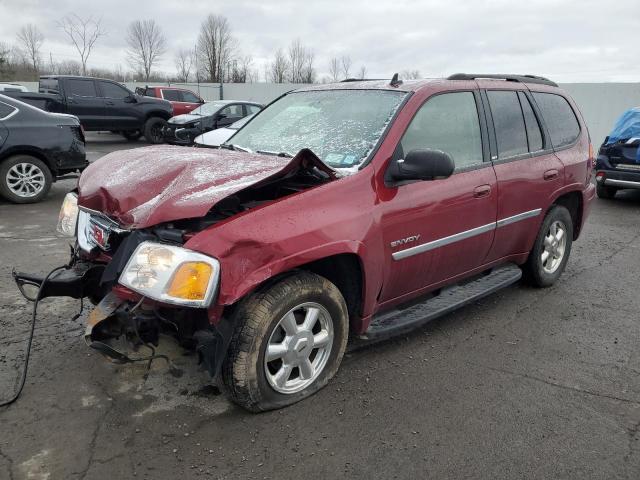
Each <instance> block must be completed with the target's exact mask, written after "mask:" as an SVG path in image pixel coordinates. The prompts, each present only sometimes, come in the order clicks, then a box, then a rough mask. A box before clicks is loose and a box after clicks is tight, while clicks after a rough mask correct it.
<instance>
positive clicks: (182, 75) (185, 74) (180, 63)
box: [175, 48, 194, 83]
mask: <svg viewBox="0 0 640 480" xmlns="http://www.w3.org/2000/svg"><path fill="white" fill-rule="evenodd" d="M193 56H194V52H193V50H188V49H186V48H181V49H179V50H178V51H177V52H176V56H175V63H176V70H177V71H178V80H180V81H181V82H184V83H187V82H188V81H189V77H190V75H191V67H192V66H193Z"/></svg>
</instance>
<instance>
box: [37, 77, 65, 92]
mask: <svg viewBox="0 0 640 480" xmlns="http://www.w3.org/2000/svg"><path fill="white" fill-rule="evenodd" d="M38 91H39V92H40V93H60V87H58V79H57V78H41V79H40V86H39V88H38Z"/></svg>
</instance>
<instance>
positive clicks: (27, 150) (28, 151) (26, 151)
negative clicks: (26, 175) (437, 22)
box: [0, 145, 58, 180]
mask: <svg viewBox="0 0 640 480" xmlns="http://www.w3.org/2000/svg"><path fill="white" fill-rule="evenodd" d="M18 155H27V156H30V157H34V158H37V159H38V160H40V161H42V162H43V163H44V164H45V165H46V166H47V168H48V169H49V171H50V172H51V176H52V177H53V179H54V180H55V177H56V175H57V172H58V170H57V168H55V163H54V162H53V161H52V160H51V159H50V158H49V157H47V155H46V154H45V153H44V152H43V151H42V150H40V149H38V148H36V147H31V146H28V145H25V146H15V147H11V148H9V149H7V151H5V152H2V154H0V163H3V162H4V161H6V160H9V159H10V158H12V157H17V156H18Z"/></svg>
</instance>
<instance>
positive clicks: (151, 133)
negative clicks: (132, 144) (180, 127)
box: [144, 117, 167, 144]
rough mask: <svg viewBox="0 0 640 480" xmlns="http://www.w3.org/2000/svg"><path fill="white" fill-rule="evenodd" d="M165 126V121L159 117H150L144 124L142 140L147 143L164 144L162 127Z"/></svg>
mask: <svg viewBox="0 0 640 480" xmlns="http://www.w3.org/2000/svg"><path fill="white" fill-rule="evenodd" d="M166 126H167V121H166V120H165V119H163V118H160V117H151V118H150V119H149V120H147V122H146V123H145V124H144V138H146V139H147V142H149V143H153V144H158V143H163V142H164V132H163V130H164V127H166Z"/></svg>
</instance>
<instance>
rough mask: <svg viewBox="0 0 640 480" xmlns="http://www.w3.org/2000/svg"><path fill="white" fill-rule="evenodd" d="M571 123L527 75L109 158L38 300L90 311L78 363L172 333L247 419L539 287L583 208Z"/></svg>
mask: <svg viewBox="0 0 640 480" xmlns="http://www.w3.org/2000/svg"><path fill="white" fill-rule="evenodd" d="M590 157H591V153H590V144H589V135H588V132H587V127H586V125H585V123H584V120H583V119H582V116H581V115H580V113H579V112H578V109H577V108H576V105H575V104H574V102H573V101H572V100H571V98H569V96H568V95H566V94H565V93H564V92H563V91H562V90H560V89H559V88H558V87H557V85H556V84H554V83H553V82H551V81H549V80H547V79H544V78H541V77H534V76H515V75H499V76H498V75H470V74H457V75H453V76H451V77H449V78H447V79H441V80H423V81H410V82H405V83H402V82H401V81H398V80H397V79H396V77H394V80H392V81H391V82H388V81H359V82H345V83H340V84H333V85H318V86H312V87H306V88H302V89H300V90H297V91H294V92H291V93H289V94H287V95H284V96H283V97H281V98H280V99H279V100H277V101H276V102H274V103H272V104H271V105H270V106H269V107H267V108H266V109H265V110H263V111H262V112H260V113H259V114H258V115H256V116H255V117H254V118H253V119H252V120H251V121H250V122H248V123H247V124H246V125H245V126H244V127H243V128H242V129H240V130H239V131H238V132H237V133H236V134H235V135H234V136H233V137H231V139H230V140H228V142H227V143H226V144H223V145H222V148H220V149H185V148H180V147H171V146H154V147H148V148H140V149H135V150H129V151H120V152H115V153H111V154H109V155H107V156H105V157H103V158H102V159H100V160H98V161H97V162H95V163H93V164H92V165H91V166H90V167H89V168H87V169H86V170H85V172H84V173H83V175H82V177H81V179H80V181H79V184H78V189H77V192H73V193H70V194H69V195H67V197H66V198H65V201H64V204H63V207H62V210H61V212H60V219H59V230H60V231H61V232H63V233H66V234H68V235H70V236H75V238H76V240H75V247H74V249H73V253H72V258H71V261H70V263H69V265H68V266H67V267H66V269H64V270H62V271H61V272H59V273H56V274H54V275H51V277H50V278H49V280H48V281H47V282H44V284H43V280H42V279H41V278H39V277H37V276H33V275H27V274H22V273H16V274H15V277H16V281H17V282H18V284H19V286H21V287H24V285H25V284H31V285H36V286H40V297H41V298H43V297H46V296H56V295H58V296H61V295H65V296H70V297H74V298H81V297H88V298H89V299H91V301H93V302H94V303H96V304H97V306H96V307H95V308H94V309H93V311H92V312H91V314H90V316H89V319H88V326H87V333H86V339H87V341H88V343H89V344H90V346H91V347H93V348H95V349H97V350H99V351H101V352H102V353H104V354H106V355H107V356H109V357H111V358H112V359H113V360H115V361H120V362H127V361H132V360H135V358H133V355H134V354H129V353H127V352H124V351H122V350H118V349H116V347H115V346H114V344H113V343H112V342H113V341H114V339H120V340H122V339H123V338H124V339H127V340H129V342H130V343H131V344H133V345H136V344H137V345H140V344H157V340H158V334H159V333H160V332H171V333H172V334H173V335H175V336H176V337H177V339H178V340H179V341H180V343H181V344H182V345H184V346H185V347H187V348H193V349H195V350H196V351H197V352H198V356H199V359H200V361H201V362H202V364H203V365H204V366H205V367H206V368H207V369H208V370H209V372H210V373H211V375H213V376H218V375H219V376H220V377H221V379H222V384H223V385H224V387H225V390H226V391H227V392H228V394H229V396H230V398H231V399H232V400H233V401H235V402H236V403H238V404H240V405H242V406H243V407H245V408H247V409H249V410H252V411H261V410H268V409H273V408H279V407H283V406H286V405H290V404H292V403H294V402H297V401H299V400H301V399H303V398H305V397H308V396H309V395H311V394H313V393H314V392H316V391H318V390H319V389H320V388H322V387H323V386H324V385H326V384H327V382H328V381H329V380H330V379H331V377H333V375H334V374H335V373H336V371H337V369H338V367H339V365H340V362H341V359H342V356H343V354H344V352H345V349H346V347H347V341H348V339H349V338H351V339H352V342H355V343H358V342H375V341H378V340H380V339H384V338H388V337H390V336H392V335H396V334H400V333H406V332H407V331H409V330H411V329H413V328H415V327H417V326H419V325H422V324H424V323H425V322H427V321H429V320H431V319H433V318H435V317H437V316H439V315H442V314H445V313H448V312H450V311H452V310H453V309H455V308H458V307H460V306H461V305H465V304H468V303H470V302H473V301H475V300H477V299H478V298H480V297H482V296H484V295H487V294H489V293H491V292H494V291H496V290H497V289H499V288H502V287H505V286H507V285H510V284H512V283H514V282H516V281H518V280H519V279H520V278H521V276H522V274H523V273H524V274H525V275H526V277H527V278H528V279H529V281H530V282H532V283H533V284H534V285H536V286H539V287H546V286H549V285H551V284H553V283H554V282H555V281H556V280H557V279H558V277H559V276H560V275H561V273H562V271H563V270H564V268H565V266H566V264H567V261H568V259H569V254H570V251H571V245H572V242H573V241H574V240H576V239H577V238H578V236H579V235H580V231H581V229H582V226H583V224H584V222H585V218H586V217H587V213H588V211H589V205H590V203H591V201H592V199H593V197H594V187H593V185H591V183H590V177H591V165H592V159H591V158H590Z"/></svg>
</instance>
